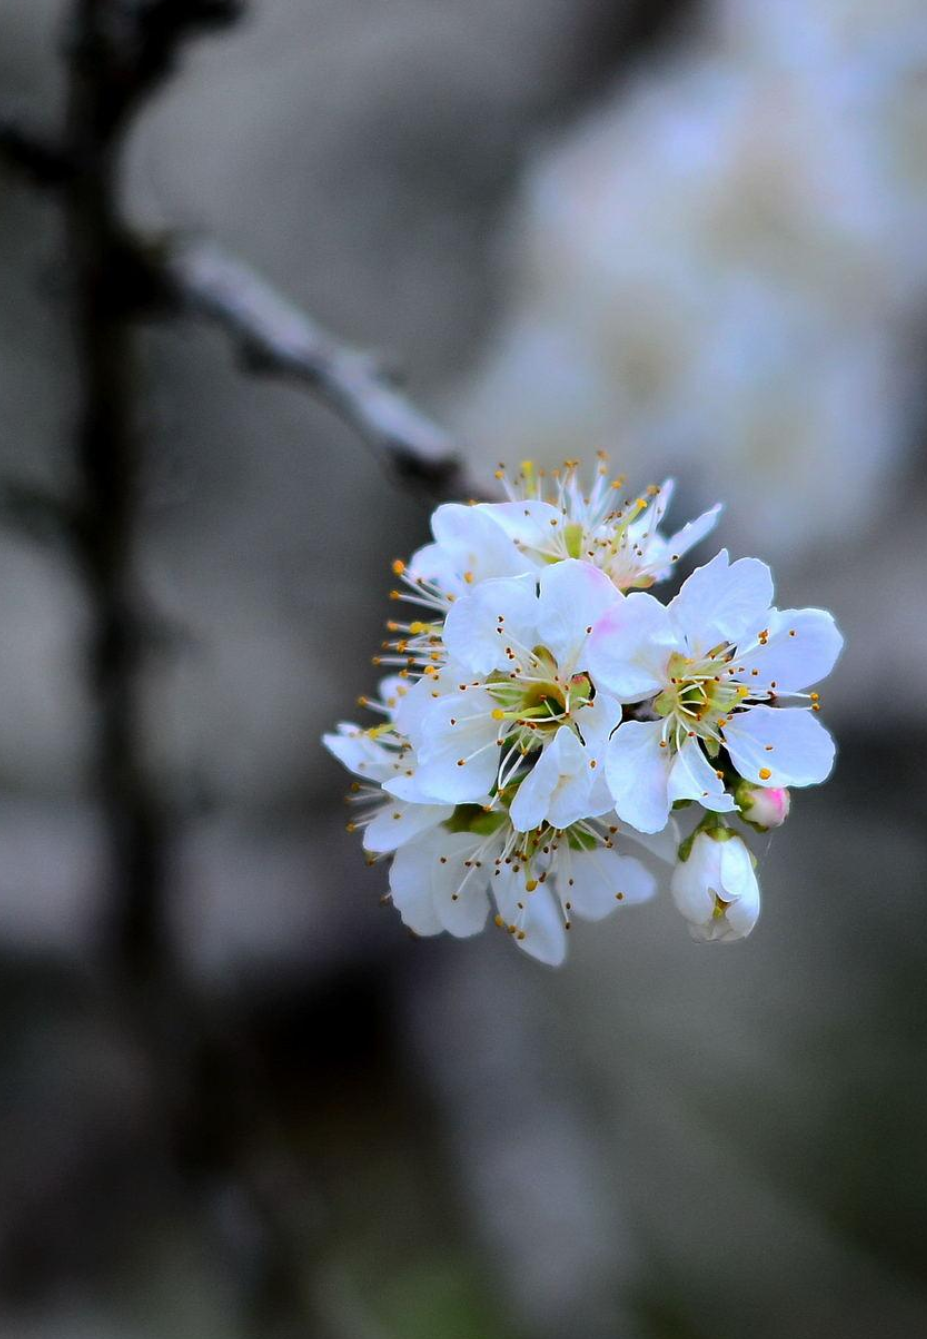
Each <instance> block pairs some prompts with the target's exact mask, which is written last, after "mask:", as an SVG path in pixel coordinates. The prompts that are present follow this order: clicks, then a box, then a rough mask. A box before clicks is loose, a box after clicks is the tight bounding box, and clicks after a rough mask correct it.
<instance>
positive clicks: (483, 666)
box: [444, 578, 538, 674]
mask: <svg viewBox="0 0 927 1339" xmlns="http://www.w3.org/2000/svg"><path fill="white" fill-rule="evenodd" d="M537 612H538V602H537V598H536V595H535V582H534V579H533V578H521V579H519V580H512V581H509V580H504V581H484V582H482V583H481V584H480V585H478V586H473V587H472V588H471V589H470V590H469V591H468V592H467V594H466V595H463V596H461V598H460V599H459V600H456V601H455V602H454V604H452V605H451V608H450V610H449V611H448V615H447V620H446V622H445V624H444V645H445V646H446V647H447V649H448V651H449V652H450V654H451V655H452V656H453V657H454V659H455V660H456V661H457V662H458V663H459V664H461V665H462V666H464V667H465V668H466V669H467V670H468V671H469V672H470V673H471V674H490V673H492V671H493V670H498V669H508V668H509V665H510V661H509V657H508V655H507V654H506V651H507V648H512V649H514V650H515V651H516V653H520V652H523V651H528V652H530V651H531V650H532V649H533V647H534V646H535V645H536V644H537V626H536V625H537Z"/></svg>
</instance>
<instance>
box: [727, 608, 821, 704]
mask: <svg viewBox="0 0 927 1339" xmlns="http://www.w3.org/2000/svg"><path fill="white" fill-rule="evenodd" d="M767 630H768V633H769V636H768V638H767V639H766V644H765V645H760V644H759V643H755V644H753V645H751V647H750V648H749V650H747V651H744V652H742V653H740V654H739V656H738V664H741V665H743V667H744V673H743V674H742V675H740V676H738V677H740V678H742V679H744V680H745V682H747V683H749V682H750V680H751V679H753V680H754V682H757V683H760V684H762V685H764V686H765V685H767V684H770V683H774V684H775V685H776V691H777V692H780V693H800V692H801V691H802V689H804V688H810V687H812V685H813V684H816V683H820V681H821V679H823V678H825V677H826V676H827V675H828V674H829V673H830V672H831V670H832V669H833V668H834V665H835V663H836V660H837V657H838V656H839V655H840V652H841V650H842V648H843V637H842V635H841V633H840V631H839V630H838V628H837V625H836V623H835V622H834V617H833V615H832V614H829V613H828V612H827V610H826V609H776V610H773V612H772V613H771V615H770V618H769V623H768V628H767ZM754 670H757V674H753V671H754Z"/></svg>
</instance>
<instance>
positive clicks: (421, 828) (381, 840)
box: [364, 799, 454, 855]
mask: <svg viewBox="0 0 927 1339" xmlns="http://www.w3.org/2000/svg"><path fill="white" fill-rule="evenodd" d="M453 812H454V806H453V805H452V804H451V805H447V804H409V803H407V802H406V801H405V800H394V799H390V802H389V803H388V804H386V805H385V806H384V807H383V809H382V810H381V811H380V813H378V814H377V816H376V818H375V819H374V820H373V821H372V822H371V823H368V824H367V826H366V828H365V829H364V849H365V850H367V851H372V852H374V853H375V854H377V855H379V854H381V853H382V852H385V851H395V850H396V849H397V848H398V847H400V846H404V845H405V844H406V842H409V841H411V840H412V839H413V837H418V836H420V835H421V834H422V833H423V832H428V831H429V830H430V829H431V828H433V827H436V826H437V825H438V824H439V823H443V822H444V820H445V819H446V818H450V816H451V814H452V813H453Z"/></svg>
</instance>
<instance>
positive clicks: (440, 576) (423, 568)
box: [408, 544, 467, 595]
mask: <svg viewBox="0 0 927 1339" xmlns="http://www.w3.org/2000/svg"><path fill="white" fill-rule="evenodd" d="M464 571H466V568H463V569H462V568H461V565H460V562H459V560H458V559H457V558H456V557H455V555H454V554H453V553H452V552H449V551H448V550H447V549H446V548H444V547H443V546H442V545H441V544H425V545H423V546H422V548H420V549H417V550H416V551H415V553H413V554H412V557H411V558H410V559H409V563H408V573H409V576H410V577H411V578H412V580H413V581H427V582H428V583H429V584H431V585H433V586H437V587H438V589H439V590H441V591H447V592H449V593H450V594H452V595H457V594H461V593H462V592H463V591H465V590H466V589H467V583H466V582H465V581H464V579H463V573H464Z"/></svg>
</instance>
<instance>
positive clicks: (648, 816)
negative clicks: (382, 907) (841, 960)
mask: <svg viewBox="0 0 927 1339" xmlns="http://www.w3.org/2000/svg"><path fill="white" fill-rule="evenodd" d="M498 477H499V478H500V480H501V481H502V482H503V483H504V485H505V488H506V492H507V494H508V497H509V500H508V501H506V502H493V503H480V504H472V505H469V506H462V505H458V504H455V503H450V504H446V505H444V506H440V507H438V508H437V510H436V511H435V513H434V516H433V518H432V532H433V535H434V542H433V543H431V544H428V545H426V546H425V547H424V548H422V549H419V550H418V552H417V553H415V554H414V555H413V556H412V558H411V559H410V561H409V562H408V564H406V563H403V562H400V561H397V562H396V564H395V565H394V570H395V572H396V574H397V576H398V577H399V578H400V579H401V580H400V586H399V588H397V589H396V590H394V591H393V592H392V598H393V599H394V600H396V601H397V602H399V603H408V604H409V605H410V606H412V608H413V611H414V613H415V615H416V617H414V618H407V619H405V620H403V621H397V620H393V621H390V622H389V623H388V625H387V627H388V629H389V632H390V637H389V640H388V641H387V642H385V643H384V646H383V653H382V654H381V655H379V656H377V657H376V658H375V663H376V664H379V665H384V666H389V667H390V669H391V671H393V673H392V674H391V677H389V678H386V679H384V681H383V682H382V683H381V685H380V692H379V696H378V698H377V699H376V700H372V699H369V698H362V699H361V704H362V705H364V706H366V707H368V708H370V709H371V710H373V711H375V712H377V713H378V714H379V717H380V719H379V721H378V723H377V724H375V725H373V726H369V727H367V728H362V727H360V726H357V725H353V724H348V723H343V724H341V725H339V726H338V729H337V732H336V733H334V734H329V735H326V736H325V744H326V745H327V747H328V748H329V750H330V751H331V752H332V753H333V754H334V755H335V756H336V757H337V758H338V759H340V761H341V762H342V763H343V764H344V765H345V766H346V767H347V768H348V769H349V770H350V771H351V772H353V773H354V774H355V775H356V776H357V778H358V780H357V781H356V782H355V783H354V785H353V787H352V795H351V797H350V798H351V799H352V800H353V801H355V802H356V803H357V804H358V806H359V809H360V813H359V816H358V818H357V819H356V820H355V821H353V822H351V823H350V824H349V825H348V826H349V828H350V829H351V830H355V829H356V830H359V831H361V832H362V833H363V841H364V847H365V849H366V851H367V852H368V855H369V857H370V859H371V860H375V859H378V858H380V857H383V856H388V855H391V856H392V866H391V870H390V892H391V897H392V901H393V903H394V904H395V906H396V907H397V908H398V910H399V912H400V914H401V916H402V919H403V921H404V922H405V924H406V925H408V926H409V927H410V929H412V930H413V931H414V932H415V933H416V934H420V935H431V934H438V933H440V932H441V931H444V930H446V931H448V932H449V933H450V934H453V935H458V936H466V935H472V934H475V933H477V932H478V931H479V930H481V929H482V928H483V926H484V925H485V923H486V921H487V918H488V916H489V914H490V911H491V910H493V914H494V919H495V923H496V924H497V925H499V926H500V927H502V928H503V929H504V930H506V931H507V932H508V933H509V934H510V935H511V937H512V939H513V941H514V943H515V944H516V945H518V947H519V948H522V949H523V950H524V951H525V952H527V953H529V954H531V955H532V956H533V957H535V958H538V959H540V960H541V961H543V962H546V963H550V964H554V965H556V964H558V963H560V962H562V961H563V958H564V956H565V953H566V932H567V931H568V930H569V929H570V926H571V925H572V923H573V921H574V919H576V918H580V919H587V920H599V919H601V918H602V917H604V916H606V915H608V914H609V913H610V912H612V911H614V910H616V909H617V908H618V907H621V906H626V905H629V904H631V903H634V902H641V901H644V900H646V899H647V898H649V897H651V896H652V895H653V893H654V892H655V891H656V878H655V876H654V874H653V872H652V871H651V869H650V868H648V865H647V864H646V863H645V859H642V858H641V857H642V855H644V856H645V857H646V853H647V852H649V853H650V854H651V855H656V856H657V857H659V858H663V859H664V860H666V861H668V862H670V863H672V862H674V861H675V862H676V869H675V872H674V874H673V877H672V891H673V896H674V898H675V901H676V904H677V906H678V907H679V909H680V911H681V912H682V914H683V916H684V917H685V918H686V920H687V921H688V922H689V926H690V929H691V931H692V934H693V936H694V937H695V938H696V939H702V940H717V941H724V940H730V939H738V938H742V937H743V936H744V935H747V934H749V932H750V930H751V929H752V928H753V925H754V924H755V922H756V919H757V916H758V914H759V887H758V884H757V880H756V874H755V870H754V865H755V861H754V859H753V857H752V855H751V853H750V851H749V850H748V848H747V846H746V844H745V842H744V840H743V837H742V836H740V835H738V834H737V833H736V832H735V831H734V830H733V829H732V828H731V827H730V826H729V824H728V821H727V817H731V818H738V819H739V820H740V821H741V822H743V823H744V824H745V825H747V826H749V827H750V828H752V829H754V830H756V829H759V830H766V829H767V828H769V827H773V826H778V825H779V824H780V823H782V822H783V821H784V819H785V817H786V814H787V812H788V806H789V794H788V788H789V787H790V786H809V785H813V784H816V783H817V782H820V781H823V780H824V779H825V778H826V777H827V775H828V773H829V772H830V770H831V767H832V765H833V761H834V744H833V741H832V739H831V737H830V735H829V734H828V733H827V731H826V730H825V729H824V728H823V726H822V725H821V724H820V722H819V721H818V719H817V712H818V710H819V707H820V703H819V701H818V694H817V693H816V692H810V691H809V689H811V688H812V686H813V685H814V684H816V683H818V682H819V681H820V680H821V679H822V678H824V676H825V675H826V674H828V673H829V671H830V669H831V668H832V666H833V664H834V662H835V660H836V658H837V656H838V654H839V652H840V648H841V646H842V638H841V635H840V633H839V632H838V630H837V628H836V626H835V624H834V620H833V618H832V617H831V615H830V614H828V613H826V612H825V611H824V610H820V609H798V610H796V609H789V610H779V609H776V608H774V607H773V583H772V577H771V575H770V571H769V568H768V567H767V566H766V565H765V564H764V563H762V562H760V561H758V560H757V559H755V558H741V559H739V560H737V561H735V562H731V561H730V559H729V557H728V554H727V552H726V550H723V549H722V550H721V552H720V553H718V554H717V555H716V556H715V557H714V558H713V559H712V560H711V562H709V563H707V564H706V565H705V566H704V567H700V568H698V569H696V571H695V572H693V574H692V575H691V576H690V577H689V578H688V580H687V581H685V582H684V583H683V585H682V587H681V589H680V590H679V592H678V594H676V595H675V597H674V598H673V599H671V600H670V601H669V602H668V603H666V604H664V603H662V602H661V601H660V600H659V599H657V598H656V596H654V595H653V594H651V593H650V588H651V587H653V586H656V585H657V584H658V583H660V582H663V581H665V580H667V579H668V578H670V577H671V576H672V573H673V570H674V567H675V564H676V563H677V562H678V561H679V559H680V558H682V557H683V555H684V554H685V553H687V552H688V550H689V549H691V548H692V547H693V546H694V545H695V544H697V543H699V542H700V541H701V540H703V539H704V538H705V537H706V535H707V534H708V533H709V532H710V531H711V529H712V528H713V526H714V524H715V521H716V519H717V513H718V510H719V508H718V507H713V508H712V509H711V510H710V511H708V512H706V513H705V514H704V515H703V516H700V517H699V518H698V519H697V520H695V521H692V522H690V523H689V524H688V525H686V526H684V527H683V528H682V529H681V530H679V531H678V532H677V533H675V534H672V535H669V536H667V535H666V534H664V533H663V531H662V529H661V527H662V523H663V518H664V514H665V512H666V509H667V506H668V504H669V501H670V497H671V494H672V484H671V482H667V483H664V484H663V486H662V487H655V486H652V487H650V488H648V489H647V490H646V492H645V493H644V494H643V495H642V496H635V495H633V494H632V495H627V494H626V493H625V488H624V480H623V479H612V478H610V476H609V470H608V466H607V464H606V462H605V461H604V459H603V460H602V461H600V464H599V467H598V469H597V472H596V476H595V481H594V483H593V484H592V486H591V488H588V489H585V488H584V487H583V481H582V478H581V475H580V472H579V469H578V466H577V463H576V462H573V461H569V462H567V463H566V464H565V465H564V467H563V468H562V469H560V470H554V471H552V472H550V473H549V474H545V472H544V471H542V470H538V469H536V468H535V467H534V465H533V464H532V463H531V462H526V463H525V464H523V466H522V468H521V471H520V473H519V475H518V477H517V478H516V479H515V480H514V482H510V481H509V480H508V478H507V476H506V474H505V471H504V468H502V469H500V471H499V474H498ZM675 811H680V812H679V814H678V816H677V814H676V812H675ZM681 811H689V814H688V815H685V814H683V813H682V812H681ZM693 813H694V814H695V816H696V822H695V824H694V825H693V826H692V827H691V830H690V831H689V833H688V835H687V836H686V837H685V838H684V839H683V840H682V841H680V835H681V834H680V831H679V828H678V826H677V824H678V822H679V821H680V820H683V821H685V818H686V817H687V816H688V817H691V815H692V814H693Z"/></svg>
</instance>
